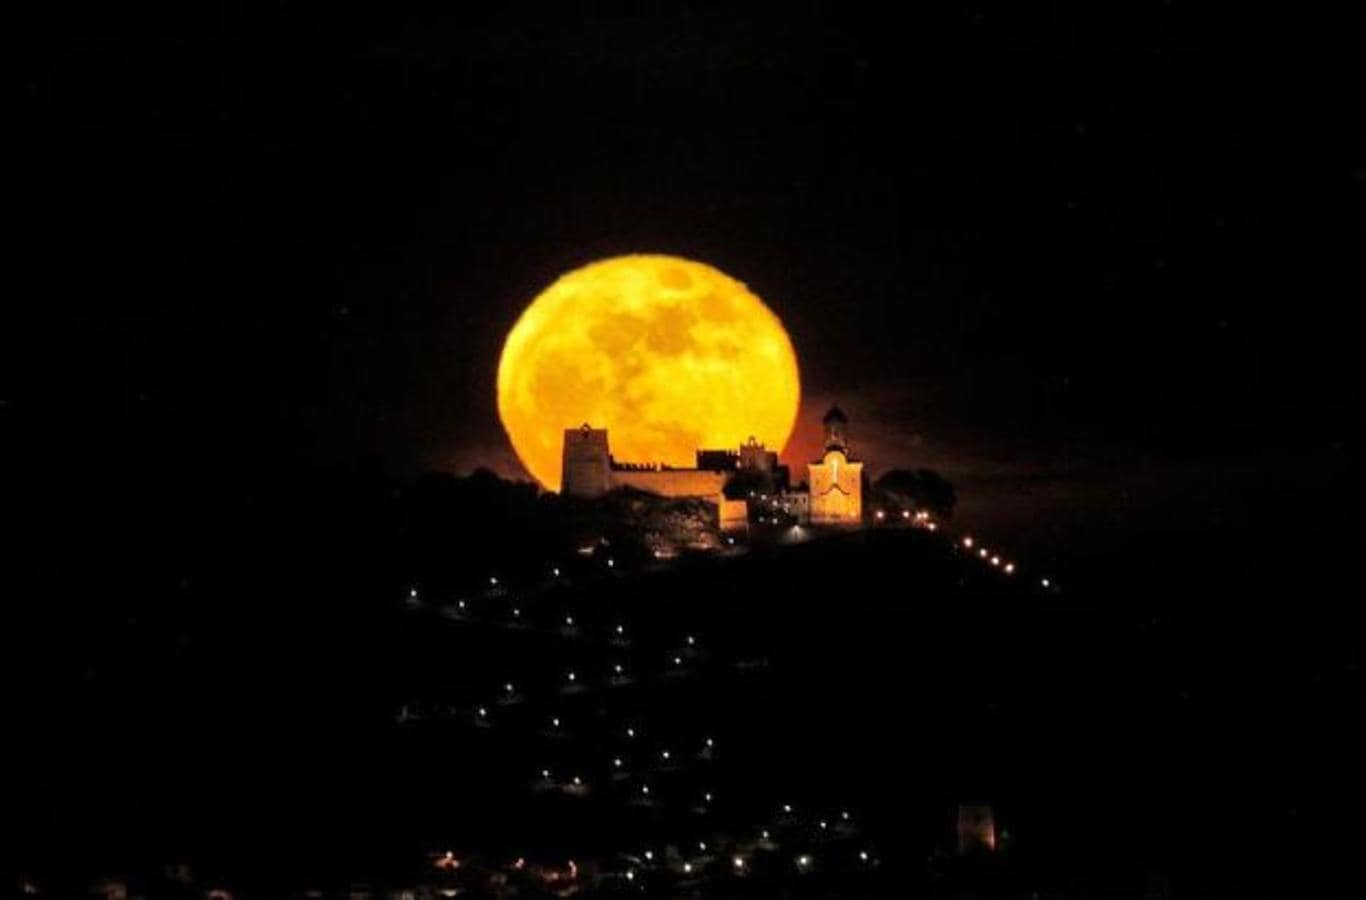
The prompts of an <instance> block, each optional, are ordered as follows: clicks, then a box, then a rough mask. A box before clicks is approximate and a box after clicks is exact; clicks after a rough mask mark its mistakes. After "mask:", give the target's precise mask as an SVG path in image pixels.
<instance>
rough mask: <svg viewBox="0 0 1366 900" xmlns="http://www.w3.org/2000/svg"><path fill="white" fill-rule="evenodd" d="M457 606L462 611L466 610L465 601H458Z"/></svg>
mask: <svg viewBox="0 0 1366 900" xmlns="http://www.w3.org/2000/svg"><path fill="white" fill-rule="evenodd" d="M455 605H456V606H458V607H460V608H461V609H464V608H465V601H464V600H460V601H457V602H456V604H455Z"/></svg>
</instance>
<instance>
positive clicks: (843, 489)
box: [806, 406, 863, 525]
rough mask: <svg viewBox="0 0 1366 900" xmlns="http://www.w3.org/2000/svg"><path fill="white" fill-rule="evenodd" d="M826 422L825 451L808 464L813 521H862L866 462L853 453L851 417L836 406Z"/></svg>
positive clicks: (818, 523) (852, 522)
mask: <svg viewBox="0 0 1366 900" xmlns="http://www.w3.org/2000/svg"><path fill="white" fill-rule="evenodd" d="M822 422H823V424H824V425H825V452H824V454H823V455H822V456H821V458H820V459H819V460H817V461H816V462H813V463H808V464H807V466H806V472H807V479H806V483H807V487H808V490H809V491H810V499H809V501H808V502H809V504H810V517H811V524H813V525H859V524H862V522H863V463H862V462H860V461H858V460H854V459H851V458H850V456H849V439H848V428H849V419H848V418H847V417H846V416H845V415H844V413H843V412H842V411H841V410H840V408H839V407H837V406H835V407H831V408H830V411H829V412H827V413H826V414H825V418H824V419H823V420H822Z"/></svg>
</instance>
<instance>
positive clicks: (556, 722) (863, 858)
mask: <svg viewBox="0 0 1366 900" xmlns="http://www.w3.org/2000/svg"><path fill="white" fill-rule="evenodd" d="M874 517H875V518H876V519H877V521H879V522H881V521H885V518H886V513H885V512H884V511H882V510H878V511H877V512H876V513H875V514H874ZM901 518H902V519H903V520H906V521H910V522H913V523H914V524H916V525H918V526H920V527H923V528H925V529H926V530H928V531H931V532H935V531H938V528H939V526H938V523H937V522H935V521H934V520H933V519H931V518H930V516H929V513H928V512H925V511H923V510H922V511H919V512H916V513H915V514H914V515H913V514H912V513H911V512H910V511H909V510H902V511H901ZM728 541H729V543H731V544H733V543H734V539H733V538H728ZM961 544H962V546H963V548H964V549H966V550H972V549H974V548H975V549H976V550H977V557H978V558H979V559H981V560H983V561H985V562H987V563H989V564H990V565H991V566H992V567H994V568H998V569H1000V570H1001V571H1002V572H1004V573H1005V574H1007V575H1013V574H1014V573H1015V563H1014V562H1011V561H1006V560H1003V559H1002V558H1001V557H1000V556H999V555H998V554H994V553H991V552H990V551H989V550H988V549H987V548H986V547H985V546H978V545H977V544H976V540H975V539H974V538H973V537H972V536H971V535H966V536H964V537H963V538H962V540H961ZM606 564H607V566H608V567H609V568H612V567H614V565H615V563H614V561H613V560H612V559H610V558H609V559H608V560H606ZM551 571H552V574H553V576H554V577H556V578H558V577H559V576H560V570H559V569H558V568H553V569H552V570H551ZM1039 583H1040V586H1041V587H1043V588H1044V589H1050V588H1052V586H1053V584H1052V581H1051V580H1050V579H1049V578H1047V577H1043V578H1040V580H1039ZM498 584H499V581H498V579H497V578H496V577H493V576H490V578H489V585H490V586H491V587H497V586H498ZM410 597H412V598H413V599H416V598H417V589H416V588H412V589H411V590H410ZM458 605H459V608H460V609H462V610H464V609H465V608H466V604H465V601H463V600H462V601H460V602H459V604H458ZM512 614H513V617H514V618H517V617H520V614H521V613H520V609H518V608H516V607H514V608H513V609H512ZM564 625H565V627H569V628H572V627H574V618H573V616H566V617H565V620H564ZM614 633H615V635H616V636H617V637H622V636H624V634H625V628H624V626H622V625H617V626H616V628H615V631H614ZM686 640H687V643H688V645H689V646H690V647H691V646H695V639H694V638H693V636H691V635H689V636H687V638H686ZM672 661H673V663H674V665H676V666H677V665H681V664H682V662H683V660H682V658H681V657H680V656H677V655H675V656H674V657H673V658H672ZM623 671H624V670H623V668H622V666H621V665H620V664H615V665H614V672H615V674H617V675H621V674H623ZM566 680H567V681H568V682H569V683H571V684H573V683H576V681H577V676H576V674H575V673H574V672H573V671H570V672H568V673H567V675H566ZM504 689H505V691H506V693H507V694H508V695H513V694H515V686H514V685H513V684H512V683H511V682H509V683H507V684H505V685H504ZM478 714H479V716H480V718H481V719H485V718H487V714H488V711H487V708H486V707H482V706H481V707H479V708H478ZM561 724H562V720H561V719H560V718H559V717H558V716H556V717H552V719H551V725H552V727H554V728H556V729H559V728H560V727H561ZM624 733H625V735H626V737H627V738H628V739H633V738H635V737H636V736H637V731H636V729H635V728H634V727H628V728H627V729H626V730H625V732H624ZM705 744H706V747H707V748H708V749H711V748H713V747H714V741H713V739H712V738H707V739H706V741H705ZM660 758H661V761H663V762H668V761H670V759H671V754H670V751H668V750H662V751H660ZM623 766H624V762H623V760H622V758H621V757H619V756H617V757H613V759H612V767H613V769H621V768H622V767H623ZM540 775H541V777H542V779H544V780H549V779H550V777H551V772H550V770H549V769H542V770H541V772H540ZM570 784H572V785H573V786H574V787H583V786H585V782H584V780H583V778H582V776H578V775H575V776H573V777H572V779H571V781H570ZM650 793H651V792H650V785H649V784H642V785H641V788H640V794H641V796H642V797H649V796H650ZM713 798H714V795H713V794H712V793H711V792H705V793H704V794H703V802H704V804H710V803H711V802H712V800H713ZM782 809H783V812H784V813H785V814H788V815H790V814H791V813H792V806H791V805H790V804H784V805H783V807H782ZM841 817H842V819H844V820H845V821H847V820H848V819H849V814H848V812H843V813H841ZM818 827H819V828H820V829H821V830H822V831H825V830H827V829H828V827H829V823H828V821H826V820H820V821H819V823H818ZM760 839H761V840H762V841H764V842H768V841H769V840H770V832H769V831H768V830H767V829H765V830H763V831H761V832H760ZM698 849H699V851H702V852H705V851H706V849H707V844H706V842H705V841H699V842H698ZM642 856H643V858H644V859H645V861H647V862H652V861H653V859H654V854H653V851H650V850H646V851H644V853H643V854H642ZM451 859H453V857H452V856H451V855H450V853H449V852H448V853H447V854H446V857H444V858H443V861H448V860H451ZM858 859H859V861H860V862H863V863H868V862H870V861H872V857H871V855H870V854H869V852H868V851H867V850H860V851H859V853H858ZM814 862H815V860H814V858H813V856H812V855H811V854H809V853H804V854H800V855H798V856H797V857H795V858H794V864H795V865H796V867H797V869H798V870H799V871H808V870H810V869H811V867H812V866H813V865H814ZM517 863H518V864H520V865H515V866H514V867H515V868H519V869H520V868H522V866H523V865H524V859H523V858H519V859H518V860H517ZM457 865H458V863H457ZM732 865H733V867H734V869H735V870H736V871H737V872H742V871H743V870H744V869H745V868H746V867H747V865H748V862H747V860H746V858H745V857H744V856H743V855H741V854H736V855H734V856H733V857H732ZM438 866H442V862H441V861H439V862H438ZM442 867H446V866H442ZM568 867H569V869H570V870H571V872H572V873H574V874H573V877H577V866H576V865H575V863H574V861H573V860H570V861H569V863H568ZM681 871H682V873H683V874H685V875H686V874H692V873H693V871H694V866H693V864H692V863H691V862H687V861H685V862H684V863H683V864H682V866H681ZM623 876H624V877H625V878H626V879H627V880H628V881H634V880H635V877H636V874H635V870H634V869H628V870H626V871H625V872H624V873H623Z"/></svg>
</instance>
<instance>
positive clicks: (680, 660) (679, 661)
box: [674, 656, 683, 666]
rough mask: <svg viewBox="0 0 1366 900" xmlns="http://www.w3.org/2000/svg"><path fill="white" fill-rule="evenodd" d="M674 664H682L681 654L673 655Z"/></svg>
mask: <svg viewBox="0 0 1366 900" xmlns="http://www.w3.org/2000/svg"><path fill="white" fill-rule="evenodd" d="M674 665H676V666H681V665H683V657H681V656H675V657H674Z"/></svg>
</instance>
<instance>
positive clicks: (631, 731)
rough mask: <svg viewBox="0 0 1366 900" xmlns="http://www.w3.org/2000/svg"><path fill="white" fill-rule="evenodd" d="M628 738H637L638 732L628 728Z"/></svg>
mask: <svg viewBox="0 0 1366 900" xmlns="http://www.w3.org/2000/svg"><path fill="white" fill-rule="evenodd" d="M626 736H627V737H628V738H633V737H635V736H636V730H635V729H634V728H628V729H626Z"/></svg>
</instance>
